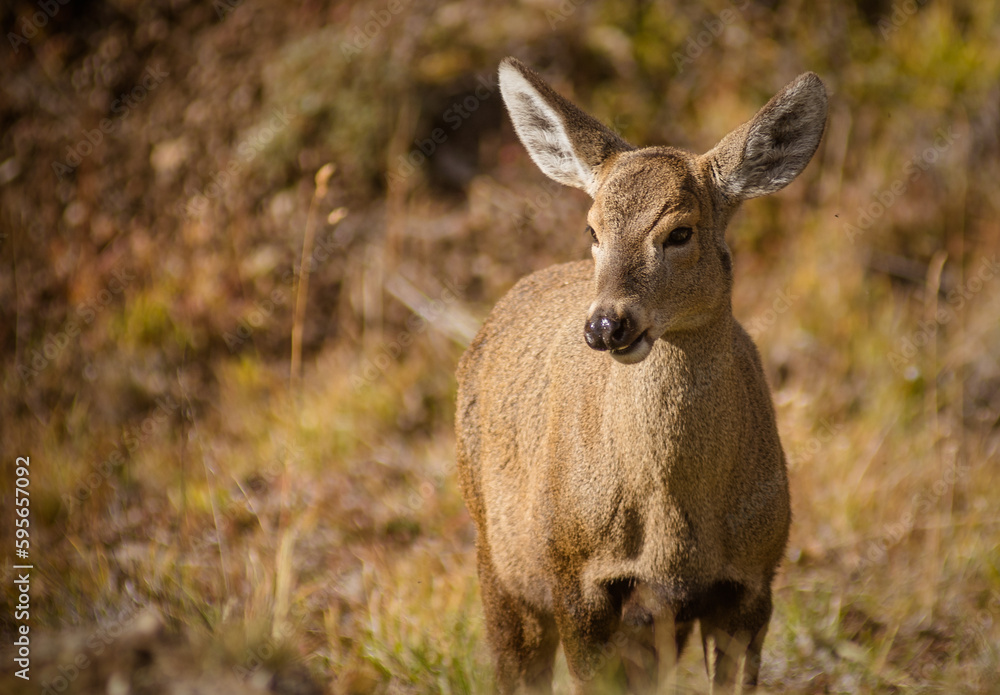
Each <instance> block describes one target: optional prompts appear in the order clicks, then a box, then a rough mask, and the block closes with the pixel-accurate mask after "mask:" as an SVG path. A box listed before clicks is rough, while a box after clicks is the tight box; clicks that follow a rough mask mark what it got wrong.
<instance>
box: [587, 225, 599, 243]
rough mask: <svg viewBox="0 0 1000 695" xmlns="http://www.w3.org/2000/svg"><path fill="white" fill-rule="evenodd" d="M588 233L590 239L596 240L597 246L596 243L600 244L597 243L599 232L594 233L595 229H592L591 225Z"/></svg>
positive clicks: (588, 226)
mask: <svg viewBox="0 0 1000 695" xmlns="http://www.w3.org/2000/svg"><path fill="white" fill-rule="evenodd" d="M587 231H588V232H590V238H591V239H593V240H594V243H595V244H596V243H599V242H598V241H597V232H595V231H594V228H593V227H591V226H590V225H589V224H588V225H587Z"/></svg>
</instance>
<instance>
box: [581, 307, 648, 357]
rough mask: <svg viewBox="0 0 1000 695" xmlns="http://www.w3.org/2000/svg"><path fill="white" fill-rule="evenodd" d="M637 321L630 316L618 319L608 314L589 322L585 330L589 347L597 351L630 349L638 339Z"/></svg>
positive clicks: (593, 318) (597, 316) (594, 317)
mask: <svg viewBox="0 0 1000 695" xmlns="http://www.w3.org/2000/svg"><path fill="white" fill-rule="evenodd" d="M636 333H637V331H636V330H635V321H633V320H632V319H631V318H629V316H628V314H626V315H624V316H622V317H620V318H618V317H615V316H609V315H607V314H603V315H596V316H592V317H590V319H588V320H587V324H586V325H585V326H584V328H583V335H584V338H586V340H587V345H589V346H590V347H592V348H593V349H595V350H619V349H621V348H624V347H628V346H629V345H631V344H632V342H633V341H634V340H635V338H636Z"/></svg>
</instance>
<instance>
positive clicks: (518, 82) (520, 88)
mask: <svg viewBox="0 0 1000 695" xmlns="http://www.w3.org/2000/svg"><path fill="white" fill-rule="evenodd" d="M500 93H501V94H503V100H504V103H505V104H506V105H507V110H508V111H509V112H510V118H511V121H513V123H514V130H515V131H516V132H517V136H518V137H519V138H520V139H521V143H522V144H523V145H524V147H525V149H526V150H528V154H529V155H531V159H532V161H534V162H535V164H537V165H538V168H539V169H541V170H542V172H543V173H544V174H545V175H546V176H548V177H549V178H551V179H554V180H556V181H558V182H559V183H562V184H565V185H567V186H574V187H576V188H582V189H583V190H585V191H586V192H587V193H588V194H590V196H591V197H593V196H594V194H595V193H596V192H597V177H596V176H595V175H594V171H593V169H592V168H591V167H589V166H587V164H586V162H584V161H582V160H581V159H580V158H579V157H577V155H576V151H575V150H574V149H573V143H572V142H570V139H569V136H568V135H567V134H566V128H565V126H564V124H563V121H562V119H561V118H560V117H559V114H558V113H556V111H555V110H554V109H553V108H552V107H551V106H549V104H548V103H547V102H546V101H545V99H544V98H543V97H542V95H541V94H539V93H538V90H536V89H535V88H534V87H533V86H532V84H531V83H530V82H528V80H526V79H525V78H524V76H523V75H521V73H520V72H518V70H517V68H514V67H511V66H508V65H503V66H501V67H500Z"/></svg>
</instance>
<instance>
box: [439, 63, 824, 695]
mask: <svg viewBox="0 0 1000 695" xmlns="http://www.w3.org/2000/svg"><path fill="white" fill-rule="evenodd" d="M501 88H502V91H503V93H504V99H505V101H506V103H507V105H508V108H509V109H510V110H511V114H512V117H513V119H514V122H515V127H516V128H517V130H518V134H519V136H520V137H521V140H522V142H524V143H525V145H526V146H527V147H528V149H529V152H531V154H532V157H533V158H534V159H535V161H536V162H538V163H539V165H540V166H541V167H542V169H543V171H545V172H546V173H547V174H549V175H550V176H552V177H553V178H556V179H557V180H560V181H562V182H563V183H568V184H569V185H577V186H579V187H581V188H584V189H585V190H588V191H589V192H590V193H591V195H592V196H593V197H594V205H593V207H592V208H591V210H590V213H589V215H588V222H589V224H590V225H591V226H592V227H593V228H594V230H595V231H596V234H597V237H598V240H599V243H598V244H596V245H595V247H594V258H595V261H594V262H593V263H592V262H589V261H587V262H578V263H569V264H565V265H559V266H554V267H551V268H548V269H546V270H543V271H540V272H538V273H535V274H533V275H531V276H529V277H527V278H525V279H523V280H521V281H520V282H519V283H518V284H517V285H516V286H515V287H514V288H513V289H512V290H511V291H510V292H509V293H508V294H507V295H506V296H505V297H504V298H503V299H501V300H500V302H499V303H498V304H497V305H496V307H495V308H494V310H493V312H492V313H491V314H490V316H489V318H488V319H487V320H486V322H485V324H484V325H483V327H482V329H481V331H480V332H479V335H478V336H477V337H476V339H475V340H474V342H473V343H472V345H471V346H470V347H469V350H468V351H467V352H466V354H465V355H464V356H463V358H462V361H461V363H460V365H459V369H458V383H459V393H458V409H457V416H456V428H457V434H458V470H459V476H460V480H461V484H462V490H463V494H464V496H465V499H466V502H467V504H468V507H469V510H470V512H471V514H472V517H473V519H474V521H475V523H476V527H477V529H478V539H477V552H478V565H479V575H480V581H481V588H482V596H483V607H484V611H485V614H486V621H487V629H488V635H489V639H490V643H491V646H492V649H493V652H494V656H495V663H496V670H497V674H496V675H497V682H498V686H499V689H500V691H502V692H505V693H506V692H514V691H516V690H519V689H522V690H538V691H548V690H549V689H550V688H551V672H552V661H553V658H554V655H555V650H556V647H557V646H558V644H559V643H560V642H561V643H562V645H563V649H564V651H565V653H566V658H567V662H568V664H569V669H570V673H571V676H572V678H573V683H574V691H575V692H587V691H589V690H592V689H594V688H598V687H599V684H600V683H601V682H605V683H606V682H607V680H606V679H608V678H610V679H612V680H614V679H619V678H621V677H622V673H621V672H622V671H624V673H625V676H627V678H628V683H629V687H630V688H632V689H634V690H639V689H650V690H653V689H655V687H656V683H657V680H658V678H659V677H660V676H661V675H662V672H663V671H666V670H668V669H666V668H661V667H660V666H658V661H663V662H664V663H665V664H667V666H669V664H671V663H673V661H674V659H675V658H676V656H677V654H678V653H679V650H680V649H681V648H682V647H683V642H684V640H685V639H686V637H687V634H688V633H689V631H690V628H691V625H692V623H693V621H695V620H698V621H700V623H701V633H702V638H703V640H704V641H706V643H708V644H714V645H715V650H714V656H713V655H712V650H711V648H710V647H709V646H708V644H707V645H706V663H708V664H709V665H710V666H711V665H712V664H713V663H714V676H715V679H716V681H717V682H719V683H722V684H730V683H732V682H733V681H734V680H735V679H736V677H737V671H738V669H740V668H742V669H743V679H742V680H743V681H744V682H745V683H747V684H754V683H755V682H756V679H757V672H758V668H759V660H760V649H761V645H762V642H763V638H764V634H765V632H766V629H767V624H768V621H769V619H770V615H771V582H772V579H773V577H774V573H775V571H776V568H777V566H778V563H779V562H780V560H781V557H782V555H783V553H784V548H785V544H786V542H787V538H788V528H789V518H790V512H789V499H788V482H787V476H786V470H785V458H784V454H783V452H782V449H781V443H780V441H779V439H778V433H777V428H776V425H775V417H774V410H773V407H772V405H771V398H770V393H769V391H768V387H767V384H766V381H765V378H764V374H763V370H762V368H761V364H760V359H759V357H758V355H757V351H756V348H755V347H754V345H753V343H752V341H751V340H750V338H749V336H748V335H747V334H746V332H745V331H744V330H743V329H742V327H740V325H739V324H738V323H737V322H736V320H735V319H734V318H733V315H732V310H731V293H732V263H731V260H730V255H729V249H728V247H727V245H726V242H725V229H726V225H727V223H728V221H729V219H730V217H731V216H732V214H733V212H734V211H735V209H736V207H737V206H738V204H739V202H740V200H742V199H744V198H747V197H752V196H754V195H761V194H763V193H767V192H771V191H774V190H778V189H780V188H781V187H783V186H784V185H786V184H787V183H788V182H789V181H791V180H792V179H793V178H794V177H795V176H796V175H797V174H798V173H799V172H800V171H801V170H802V168H804V167H805V165H806V164H807V163H808V161H809V159H810V158H811V156H812V154H813V152H814V151H815V149H816V146H817V144H818V142H819V138H820V136H821V134H822V130H823V124H824V123H825V115H826V97H825V91H824V90H823V87H822V83H820V82H819V80H818V78H816V77H815V75H812V74H807V75H804V76H802V77H800V78H799V79H798V80H796V81H795V82H794V83H792V84H791V85H789V86H788V87H786V88H785V90H783V91H782V92H781V93H779V95H777V96H776V97H775V98H774V99H772V100H771V101H770V102H769V103H768V104H767V105H766V106H765V107H764V108H763V109H762V110H761V111H760V113H758V115H757V116H756V117H755V118H754V119H753V120H752V121H750V122H749V123H747V124H744V126H741V127H740V128H738V129H737V130H736V131H734V132H733V133H732V134H730V135H729V136H727V138H725V139H723V141H722V142H721V143H720V144H719V146H717V147H716V148H715V149H713V150H712V151H711V152H709V153H707V154H705V155H702V156H697V155H693V154H691V153H688V152H684V151H681V150H677V149H673V148H668V147H656V148H646V149H639V150H636V149H633V148H631V146H629V145H628V144H626V143H624V142H623V141H621V140H620V139H619V138H618V137H617V136H615V135H614V134H613V133H611V132H610V131H609V130H607V129H606V128H604V127H603V126H601V125H600V124H599V123H598V122H597V121H595V120H594V119H592V118H590V117H589V116H587V115H586V114H584V113H583V112H582V111H580V110H579V109H577V108H576V107H574V106H572V105H571V104H570V103H569V102H568V101H566V100H565V99H563V98H562V97H560V96H559V95H557V94H556V93H555V92H553V91H552V90H551V89H550V88H548V87H547V85H545V83H544V82H542V80H541V78H539V77H538V76H537V75H536V74H534V73H533V72H531V71H530V70H528V69H527V68H525V67H524V66H523V65H521V64H520V63H518V62H517V61H515V60H513V59H507V60H506V61H504V63H503V64H502V65H501ZM560 128H561V129H562V130H561V131H560ZM678 227H690V228H691V229H693V234H692V236H691V239H690V241H688V242H687V243H685V244H682V245H674V246H666V247H664V246H663V244H664V241H665V240H666V239H667V238H668V235H669V234H670V232H671V230H674V229H676V228H678ZM602 319H614V320H615V321H620V322H621V323H622V325H623V326H627V331H626V332H628V331H631V333H632V334H634V336H638V338H636V339H635V342H634V343H633V345H635V346H638V347H636V348H635V349H633V348H631V347H630V348H627V349H626V350H624V351H620V352H618V353H613V354H612V355H611V356H609V355H607V354H603V352H602V351H599V350H596V349H591V348H590V347H588V344H587V342H586V341H585V340H584V331H585V330H590V328H587V327H588V326H591V324H592V323H593V322H595V321H597V322H598V323H599V322H600V320H602ZM623 330H624V329H623ZM634 336H633V337H634ZM588 339H589V338H588ZM628 340H629V341H631V340H632V337H629V338H628ZM643 341H646V342H648V346H645V345H640V343H642V342H643ZM612 357H614V358H615V359H612ZM744 655H745V657H746V658H745V659H744V658H743V657H744ZM602 679H605V680H604V681H602Z"/></svg>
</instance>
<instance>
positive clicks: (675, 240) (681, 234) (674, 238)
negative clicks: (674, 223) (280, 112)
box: [663, 227, 694, 246]
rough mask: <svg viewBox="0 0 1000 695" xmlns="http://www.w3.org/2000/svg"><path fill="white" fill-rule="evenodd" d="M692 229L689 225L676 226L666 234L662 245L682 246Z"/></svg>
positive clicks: (689, 236)
mask: <svg viewBox="0 0 1000 695" xmlns="http://www.w3.org/2000/svg"><path fill="white" fill-rule="evenodd" d="M693 231H694V230H692V229H691V228H690V227H678V228H677V229H675V230H673V231H672V232H670V234H668V235H667V238H666V240H665V241H664V242H663V245H664V246H682V245H684V244H686V243H688V240H689V239H690V238H691V234H692V233H693Z"/></svg>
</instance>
